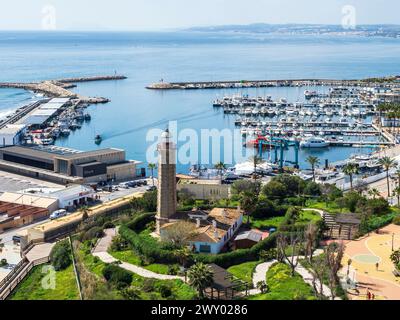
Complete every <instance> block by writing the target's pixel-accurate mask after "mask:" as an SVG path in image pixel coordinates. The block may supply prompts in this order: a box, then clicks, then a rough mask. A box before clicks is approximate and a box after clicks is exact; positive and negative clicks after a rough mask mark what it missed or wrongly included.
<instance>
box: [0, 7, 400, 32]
mask: <svg viewBox="0 0 400 320" xmlns="http://www.w3.org/2000/svg"><path fill="white" fill-rule="evenodd" d="M346 6H347V7H346ZM348 6H353V8H354V10H353V11H354V13H355V18H356V23H357V24H400V15H399V12H400V1H399V0H112V1H111V0H8V1H7V0H2V4H1V7H0V30H43V29H45V30H50V29H55V30H91V31H97V30H98V31H107V30H109V31H112V30H115V31H116V30H121V31H122V30H127V31H128V30H170V29H182V28H187V27H192V26H212V25H227V24H250V23H271V24H280V23H312V24H341V22H342V19H343V16H344V15H345V14H346V13H343V11H342V10H343V8H348ZM347 10H348V9H347ZM345 11H346V9H345ZM347 13H348V11H347Z"/></svg>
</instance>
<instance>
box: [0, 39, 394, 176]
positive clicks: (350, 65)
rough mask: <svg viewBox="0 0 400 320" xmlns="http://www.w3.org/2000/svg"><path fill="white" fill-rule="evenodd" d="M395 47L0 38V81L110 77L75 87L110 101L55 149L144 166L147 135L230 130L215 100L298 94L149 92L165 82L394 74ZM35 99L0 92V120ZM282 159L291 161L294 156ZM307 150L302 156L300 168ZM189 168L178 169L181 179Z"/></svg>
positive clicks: (369, 42)
mask: <svg viewBox="0 0 400 320" xmlns="http://www.w3.org/2000/svg"><path fill="white" fill-rule="evenodd" d="M399 41H400V40H398V39H386V38H351V37H346V38H343V37H340V38H339V37H332V36H279V37H278V36H268V35H267V36H264V35H245V34H225V35H224V34H211V33H210V34H208V33H183V32H182V33H94V32H91V33H79V32H68V33H60V32H58V33H33V32H32V33H27V32H0V71H1V72H0V81H33V80H44V79H53V78H62V77H75V76H91V75H99V74H113V73H114V72H115V71H117V72H118V73H121V74H124V75H126V76H128V79H127V80H124V81H115V82H92V83H82V84H79V85H78V88H76V92H78V93H81V94H84V95H90V96H104V97H108V98H110V99H111V100H112V102H111V103H109V104H105V105H98V106H91V107H90V108H89V112H90V113H91V115H92V121H91V122H90V123H88V124H85V125H84V127H83V128H82V129H81V130H78V131H76V132H75V133H73V134H71V136H70V137H69V138H67V139H65V140H59V141H58V142H57V144H58V145H62V146H68V147H72V148H77V149H81V150H89V149H95V148H98V147H97V146H96V145H95V144H94V136H95V134H102V135H103V136H104V141H103V143H102V145H101V146H100V147H101V148H104V147H117V148H123V149H126V151H127V155H128V157H129V158H132V159H136V160H145V158H146V150H147V147H148V143H147V142H146V140H145V137H146V133H147V131H148V129H150V128H152V127H159V128H165V126H166V122H167V121H168V120H174V119H178V120H179V119H184V120H181V121H178V127H179V128H181V129H182V128H194V129H196V130H200V129H202V128H217V129H222V128H234V119H235V117H228V116H224V115H223V113H222V111H218V110H213V108H212V100H214V99H215V98H216V97H217V95H218V96H223V95H225V94H233V93H242V94H245V93H246V94H250V95H265V94H269V95H272V96H273V97H274V98H276V99H278V98H281V97H285V98H287V99H288V100H289V101H297V100H301V99H302V98H303V92H304V88H273V89H248V90H236V91H235V90H199V91H165V92H159V91H150V90H146V89H145V86H146V85H147V84H149V83H152V82H156V81H158V80H159V79H161V78H163V79H165V80H166V81H190V80H199V81H200V80H238V79H286V78H307V77H319V78H339V79H342V78H344V79H351V78H362V77H373V76H384V75H394V74H400V59H399V57H400V42H399ZM31 98H32V95H31V94H30V93H29V92H24V91H21V90H10V89H0V116H2V115H4V114H7V112H9V111H10V110H12V109H14V108H15V107H17V106H20V105H23V104H26V103H27V102H29V100H30V99H31ZM370 151H371V150H368V149H353V148H329V149H326V150H318V151H312V153H313V154H316V155H317V156H319V157H320V158H321V159H322V160H324V159H329V160H330V161H337V160H342V159H344V158H346V157H348V156H350V155H351V154H354V153H359V152H370ZM291 152H292V151H290V152H288V153H287V158H288V159H289V158H290V157H291V156H292V155H291ZM309 154H310V151H301V154H300V159H301V164H302V166H303V167H304V166H306V164H305V162H304V160H305V158H306V156H307V155H309ZM188 166H189V165H188V164H185V165H183V164H179V165H178V171H181V172H184V171H186V170H187V168H188Z"/></svg>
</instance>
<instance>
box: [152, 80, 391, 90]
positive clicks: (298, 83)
mask: <svg viewBox="0 0 400 320" xmlns="http://www.w3.org/2000/svg"><path fill="white" fill-rule="evenodd" d="M306 86H345V87H362V86H372V87H382V86H386V87H395V86H396V84H395V83H393V82H390V81H382V82H378V81H373V80H370V79H349V80H338V79H275V80H225V81H224V80H222V81H196V82H164V81H163V80H162V81H160V82H157V83H152V84H150V85H148V86H146V88H147V89H150V90H173V89H185V90H189V89H240V88H267V87H306Z"/></svg>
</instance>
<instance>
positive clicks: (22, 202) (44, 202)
mask: <svg viewBox="0 0 400 320" xmlns="http://www.w3.org/2000/svg"><path fill="white" fill-rule="evenodd" d="M57 208H58V201H57V199H55V198H51V197H44V196H37V195H30V194H20V193H13V192H5V193H3V194H2V195H1V196H0V233H1V232H3V231H5V230H8V229H11V228H16V227H21V226H24V225H27V224H29V223H32V222H35V221H38V220H41V219H46V218H47V217H48V216H49V215H50V214H51V213H52V212H53V211H55V210H57Z"/></svg>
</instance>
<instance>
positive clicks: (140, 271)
mask: <svg viewBox="0 0 400 320" xmlns="http://www.w3.org/2000/svg"><path fill="white" fill-rule="evenodd" d="M105 234H106V235H105V237H104V238H102V239H100V241H99V242H98V243H97V245H96V247H95V249H94V250H93V255H94V256H96V257H98V258H99V259H100V260H101V261H103V262H105V263H113V262H117V261H119V260H117V259H115V258H114V257H113V256H111V255H110V254H109V253H108V252H107V250H108V247H109V246H110V244H111V242H112V239H113V238H114V237H115V235H116V230H115V229H107V230H105ZM119 266H120V267H121V268H123V269H125V270H128V271H131V272H133V273H136V274H137V275H139V276H141V277H144V278H153V279H159V280H176V279H179V280H182V281H184V280H185V278H184V277H179V276H172V275H166V274H159V273H155V272H152V271H150V270H147V269H144V268H142V267H139V266H136V265H133V264H131V263H127V262H122V263H121V264H119Z"/></svg>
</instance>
